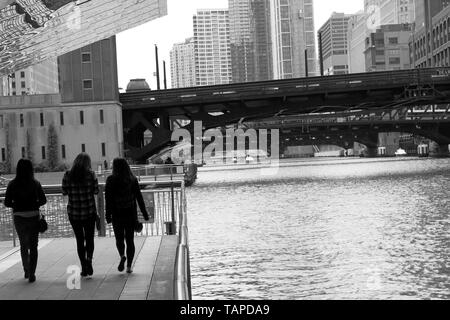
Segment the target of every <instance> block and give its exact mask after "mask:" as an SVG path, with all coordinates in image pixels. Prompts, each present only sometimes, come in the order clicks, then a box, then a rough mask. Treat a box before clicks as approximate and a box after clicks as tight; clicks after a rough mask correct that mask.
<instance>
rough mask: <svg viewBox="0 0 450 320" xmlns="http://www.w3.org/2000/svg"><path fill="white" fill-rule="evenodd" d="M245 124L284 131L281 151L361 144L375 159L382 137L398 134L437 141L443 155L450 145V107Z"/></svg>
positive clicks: (310, 115) (296, 117) (288, 118)
mask: <svg viewBox="0 0 450 320" xmlns="http://www.w3.org/2000/svg"><path fill="white" fill-rule="evenodd" d="M243 125H244V127H245V128H248V129H281V133H280V147H281V148H284V147H287V146H299V145H320V144H328V145H336V146H339V147H342V148H344V149H351V148H352V147H353V143H354V142H358V143H361V144H363V145H365V146H366V148H367V153H368V155H369V156H375V155H376V154H377V149H378V134H379V133H387V132H397V133H410V134H413V135H415V136H420V137H423V138H427V139H430V140H433V141H434V142H436V143H437V144H438V145H439V153H440V154H446V153H448V145H449V144H450V104H447V105H443V106H441V107H436V106H435V105H428V106H426V107H397V108H394V109H385V110H383V109H381V110H355V111H346V112H331V113H320V114H308V115H300V116H280V117H273V118H269V119H263V120H259V121H254V122H246V123H243Z"/></svg>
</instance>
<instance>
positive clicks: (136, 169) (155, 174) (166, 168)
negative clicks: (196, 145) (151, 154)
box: [96, 164, 186, 181]
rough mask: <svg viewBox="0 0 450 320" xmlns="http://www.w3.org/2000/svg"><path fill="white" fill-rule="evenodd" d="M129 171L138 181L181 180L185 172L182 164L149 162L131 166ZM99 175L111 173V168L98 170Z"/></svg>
mask: <svg viewBox="0 0 450 320" xmlns="http://www.w3.org/2000/svg"><path fill="white" fill-rule="evenodd" d="M130 168H131V171H132V172H133V174H134V175H135V176H136V177H137V178H138V180H139V181H149V180H152V181H167V180H169V181H172V180H182V179H184V175H185V173H186V167H185V166H184V165H176V164H162V165H157V164H150V165H141V166H131V167H130ZM96 173H97V175H98V176H99V177H107V176H109V175H111V174H112V170H103V169H102V170H98V171H97V172H96Z"/></svg>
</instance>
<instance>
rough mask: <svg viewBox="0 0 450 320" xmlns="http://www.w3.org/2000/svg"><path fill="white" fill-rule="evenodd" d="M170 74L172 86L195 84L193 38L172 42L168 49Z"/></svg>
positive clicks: (191, 85) (179, 86) (184, 86)
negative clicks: (172, 44) (170, 48)
mask: <svg viewBox="0 0 450 320" xmlns="http://www.w3.org/2000/svg"><path fill="white" fill-rule="evenodd" d="M170 75H171V82H172V88H186V87H194V86H195V58H194V39H193V38H189V39H186V41H185V42H183V43H177V44H174V46H173V48H172V50H171V51H170Z"/></svg>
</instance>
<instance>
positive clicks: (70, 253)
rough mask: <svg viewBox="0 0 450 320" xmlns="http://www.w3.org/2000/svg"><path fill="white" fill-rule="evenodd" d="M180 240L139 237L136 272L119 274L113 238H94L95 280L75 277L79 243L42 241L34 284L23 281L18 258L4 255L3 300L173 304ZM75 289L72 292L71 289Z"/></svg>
mask: <svg viewBox="0 0 450 320" xmlns="http://www.w3.org/2000/svg"><path fill="white" fill-rule="evenodd" d="M177 242H178V238H177V237H176V236H162V237H161V236H160V237H148V238H144V237H136V238H135V245H136V255H135V259H134V268H133V269H134V272H133V273H132V274H127V273H125V272H122V273H120V272H118V271H117V265H118V263H119V257H118V253H117V250H116V248H115V239H114V238H96V240H95V253H94V260H93V267H94V275H93V276H92V278H90V279H88V278H82V279H81V280H80V281H79V286H80V289H77V281H76V280H77V277H76V276H74V275H75V273H76V272H75V271H73V270H70V268H71V267H74V266H75V268H76V266H78V265H79V261H78V256H77V252H76V243H75V239H57V240H40V244H39V245H40V249H39V260H38V267H37V270H36V278H37V280H36V282H35V283H32V284H30V283H28V281H27V280H25V279H24V278H23V269H22V263H21V260H20V253H19V251H18V250H17V249H18V248H16V251H15V252H14V251H9V252H8V253H7V254H3V256H0V300H129V299H132V300H172V299H173V296H174V291H173V290H174V288H173V279H174V265H175V251H176V246H177ZM70 288H71V289H70Z"/></svg>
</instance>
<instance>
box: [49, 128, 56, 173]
mask: <svg viewBox="0 0 450 320" xmlns="http://www.w3.org/2000/svg"><path fill="white" fill-rule="evenodd" d="M47 149H48V151H47V158H48V167H49V169H50V170H55V169H56V168H57V167H58V165H59V156H58V133H57V132H56V128H55V125H54V124H53V123H51V124H50V126H49V127H48V136H47Z"/></svg>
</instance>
